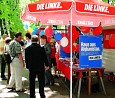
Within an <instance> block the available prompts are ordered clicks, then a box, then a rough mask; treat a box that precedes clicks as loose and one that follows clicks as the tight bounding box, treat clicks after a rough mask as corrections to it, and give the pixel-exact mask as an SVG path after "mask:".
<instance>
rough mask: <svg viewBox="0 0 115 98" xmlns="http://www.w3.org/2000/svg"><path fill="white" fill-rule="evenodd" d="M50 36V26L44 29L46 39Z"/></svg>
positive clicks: (51, 32)
mask: <svg viewBox="0 0 115 98" xmlns="http://www.w3.org/2000/svg"><path fill="white" fill-rule="evenodd" d="M52 34H53V29H52V27H51V26H47V27H46V28H45V35H46V36H48V37H51V36H52Z"/></svg>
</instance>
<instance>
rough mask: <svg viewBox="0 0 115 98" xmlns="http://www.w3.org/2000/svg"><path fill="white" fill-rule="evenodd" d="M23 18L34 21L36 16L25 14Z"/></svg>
mask: <svg viewBox="0 0 115 98" xmlns="http://www.w3.org/2000/svg"><path fill="white" fill-rule="evenodd" d="M25 19H28V20H32V21H35V22H36V17H33V16H29V15H26V18H25Z"/></svg>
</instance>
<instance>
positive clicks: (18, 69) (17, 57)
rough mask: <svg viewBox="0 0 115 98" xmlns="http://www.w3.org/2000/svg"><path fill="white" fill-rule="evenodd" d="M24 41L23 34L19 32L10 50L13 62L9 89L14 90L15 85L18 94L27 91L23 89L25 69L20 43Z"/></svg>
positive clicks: (11, 43)
mask: <svg viewBox="0 0 115 98" xmlns="http://www.w3.org/2000/svg"><path fill="white" fill-rule="evenodd" d="M21 40H22V33H21V32H17V33H16V34H15V39H14V40H12V41H11V42H10V45H9V49H10V55H11V57H12V59H13V60H12V62H11V64H10V68H11V77H10V80H9V84H8V88H11V89H12V88H13V86H14V84H15V86H16V88H15V90H16V92H24V91H25V89H23V88H22V69H23V67H24V61H23V57H22V52H21V45H20V43H19V42H20V41H21Z"/></svg>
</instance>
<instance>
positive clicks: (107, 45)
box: [103, 29, 115, 49]
mask: <svg viewBox="0 0 115 98" xmlns="http://www.w3.org/2000/svg"><path fill="white" fill-rule="evenodd" d="M103 32H104V36H103V48H105V49H115V48H114V47H112V46H111V44H110V41H111V40H110V39H111V38H112V36H113V35H114V34H115V29H112V30H104V31H103ZM114 42H115V40H114Z"/></svg>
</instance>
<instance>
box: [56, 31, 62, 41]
mask: <svg viewBox="0 0 115 98" xmlns="http://www.w3.org/2000/svg"><path fill="white" fill-rule="evenodd" d="M54 39H55V40H57V41H60V40H61V39H62V35H61V34H60V33H57V34H55V35H54Z"/></svg>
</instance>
